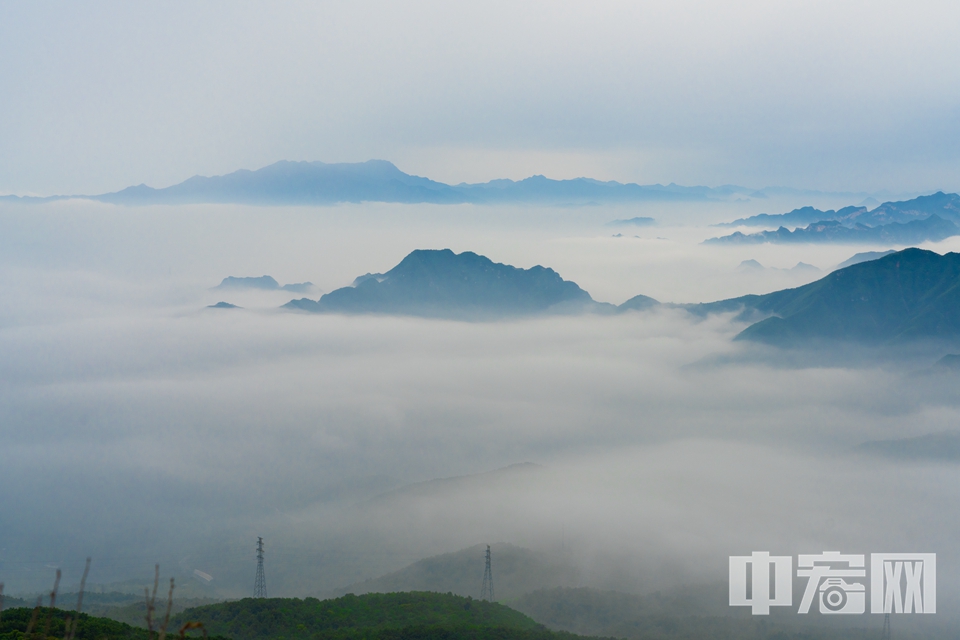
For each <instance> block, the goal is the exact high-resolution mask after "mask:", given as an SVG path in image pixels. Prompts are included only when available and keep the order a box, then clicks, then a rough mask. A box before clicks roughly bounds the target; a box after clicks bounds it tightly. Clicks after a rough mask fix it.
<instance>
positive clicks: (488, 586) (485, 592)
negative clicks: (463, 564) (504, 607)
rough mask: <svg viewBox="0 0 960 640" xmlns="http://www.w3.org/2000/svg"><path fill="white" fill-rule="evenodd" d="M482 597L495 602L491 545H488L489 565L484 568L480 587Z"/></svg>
mask: <svg viewBox="0 0 960 640" xmlns="http://www.w3.org/2000/svg"><path fill="white" fill-rule="evenodd" d="M480 599H481V600H483V599H486V600H489V601H491V602H493V571H492V570H491V569H490V545H487V566H486V568H484V570H483V586H482V587H480Z"/></svg>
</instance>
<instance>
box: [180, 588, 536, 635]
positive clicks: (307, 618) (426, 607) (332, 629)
mask: <svg viewBox="0 0 960 640" xmlns="http://www.w3.org/2000/svg"><path fill="white" fill-rule="evenodd" d="M186 620H199V621H200V622H203V623H204V625H205V626H206V628H207V630H208V632H209V633H211V634H220V635H225V636H229V637H231V638H233V639H234V640H253V639H254V638H276V637H281V636H282V637H283V638H285V639H286V640H293V639H295V638H313V637H318V635H320V636H322V637H345V638H347V637H355V636H356V633H355V632H356V631H357V630H363V631H364V633H362V634H360V635H362V636H364V637H372V634H373V633H374V632H380V631H384V630H400V629H407V628H420V629H428V628H437V629H462V630H468V629H474V630H476V629H480V628H502V629H513V630H519V631H536V630H538V629H540V626H539V625H538V624H537V623H536V622H534V621H533V620H531V619H530V618H528V617H527V616H525V615H523V614H522V613H519V612H517V611H514V610H513V609H510V608H508V607H506V606H504V605H501V604H498V603H495V602H486V601H483V600H474V599H472V598H463V597H460V596H455V595H452V594H442V593H427V592H404V593H368V594H365V595H361V596H356V595H353V594H348V595H346V596H343V597H342V598H336V599H333V600H317V599H316V598H305V599H303V600H300V599H298V598H261V599H254V598H246V599H243V600H239V601H235V602H225V603H220V604H213V605H207V606H203V607H196V608H193V609H187V610H186V611H184V612H183V613H181V614H180V615H178V616H177V617H176V622H177V623H178V624H179V623H181V622H182V621H186ZM357 637H359V636H357Z"/></svg>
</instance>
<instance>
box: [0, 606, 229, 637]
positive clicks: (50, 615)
mask: <svg viewBox="0 0 960 640" xmlns="http://www.w3.org/2000/svg"><path fill="white" fill-rule="evenodd" d="M76 616H77V614H76V613H74V612H73V611H65V610H63V609H50V608H48V607H39V608H37V609H36V610H35V609H34V608H32V607H18V608H16V609H4V610H3V614H2V617H0V640H28V639H31V640H32V639H40V638H44V637H46V638H65V637H66V636H67V634H66V624H67V621H68V620H70V621H71V625H72V623H73V622H74V621H76V625H77V627H76V633H75V634H74V636H73V637H74V638H76V640H151V638H156V636H157V634H156V631H154V633H153V634H150V633H149V632H148V631H147V630H146V629H141V628H140V627H131V626H130V625H128V624H124V623H123V622H117V621H116V620H111V619H109V618H97V617H95V616H90V615H87V614H85V613H81V614H80V618H79V620H76ZM31 620H32V621H33V624H32V627H31ZM28 628H32V631H31V633H30V635H29V636H28V635H27V633H26V632H27V629H28ZM167 630H168V636H169V637H170V638H171V639H172V638H176V637H177V635H178V632H179V630H180V626H176V627H174V624H173V623H171V624H169V625H168V627H167ZM193 636H199V633H197V632H193V633H191V635H190V637H193ZM208 640H227V639H226V638H216V637H214V635H213V634H211V635H210V637H209V638H208Z"/></svg>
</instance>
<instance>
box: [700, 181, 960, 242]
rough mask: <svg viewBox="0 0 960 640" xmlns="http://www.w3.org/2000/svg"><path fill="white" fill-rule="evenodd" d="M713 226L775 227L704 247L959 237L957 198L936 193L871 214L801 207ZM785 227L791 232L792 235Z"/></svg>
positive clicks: (850, 209)
mask: <svg viewBox="0 0 960 640" xmlns="http://www.w3.org/2000/svg"><path fill="white" fill-rule="evenodd" d="M801 225H807V226H806V227H802V226H801ZM718 226H753V227H777V228H776V230H773V231H761V232H758V233H751V234H744V233H742V232H740V231H737V232H735V233H732V234H730V235H728V236H721V237H719V238H711V239H709V240H706V241H705V244H758V243H764V242H772V243H797V242H817V243H824V242H838V243H888V244H920V243H921V242H927V241H933V242H938V241H940V240H943V239H945V238H949V237H952V236H955V235H960V195H957V194H955V193H943V192H942V191H938V192H937V193H935V194H933V195H929V196H920V197H918V198H914V199H912V200H905V201H901V202H884V203H883V204H881V205H880V206H878V207H877V208H875V209H873V210H872V211H871V210H868V209H867V208H866V207H862V206H857V207H844V208H843V209H840V210H837V211H834V210H833V209H830V210H828V211H821V210H819V209H815V208H813V207H803V208H801V209H794V210H793V211H790V212H789V213H782V214H777V215H770V214H766V213H762V214H760V215H756V216H752V217H750V218H741V219H739V220H734V221H733V222H729V223H724V224H722V225H718ZM787 226H795V228H794V229H793V230H792V231H791V230H790V229H788V228H787Z"/></svg>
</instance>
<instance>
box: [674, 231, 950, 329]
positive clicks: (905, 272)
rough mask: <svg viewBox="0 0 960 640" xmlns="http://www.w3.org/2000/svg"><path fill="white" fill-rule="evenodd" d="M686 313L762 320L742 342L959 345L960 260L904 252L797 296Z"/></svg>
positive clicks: (749, 299) (842, 272) (791, 292)
mask: <svg viewBox="0 0 960 640" xmlns="http://www.w3.org/2000/svg"><path fill="white" fill-rule="evenodd" d="M682 306H683V308H685V309H687V310H688V311H690V312H691V313H694V314H697V315H706V314H708V313H716V312H739V314H740V317H741V318H743V319H749V318H750V317H754V318H758V319H759V318H763V319H762V320H760V321H759V322H756V323H755V324H753V325H751V326H749V327H747V328H746V329H745V330H744V331H743V332H742V333H740V335H738V336H737V339H739V340H754V341H760V342H767V343H772V344H779V345H803V344H809V343H812V342H816V341H823V340H845V341H854V342H863V343H874V344H878V343H890V342H903V341H908V340H915V339H933V340H956V339H958V338H960V254H958V253H948V254H946V255H943V256H941V255H939V254H937V253H934V252H932V251H924V250H922V249H905V250H903V251H899V252H897V253H892V254H889V255H886V256H884V257H882V258H879V259H876V260H869V261H866V262H860V263H858V264H854V265H852V266H849V267H846V268H843V269H838V270H837V271H834V272H833V273H831V274H829V275H828V276H826V277H824V278H821V279H820V280H817V281H816V282H812V283H810V284H808V285H804V286H802V287H797V288H795V289H785V290H783V291H776V292H774V293H769V294H766V295H759V296H758V295H750V296H743V297H740V298H732V299H730V300H721V301H719V302H712V303H707V304H697V305H682Z"/></svg>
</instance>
